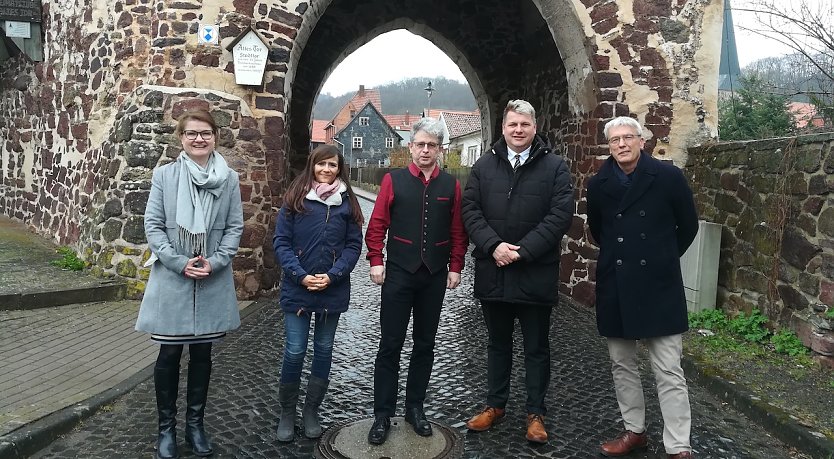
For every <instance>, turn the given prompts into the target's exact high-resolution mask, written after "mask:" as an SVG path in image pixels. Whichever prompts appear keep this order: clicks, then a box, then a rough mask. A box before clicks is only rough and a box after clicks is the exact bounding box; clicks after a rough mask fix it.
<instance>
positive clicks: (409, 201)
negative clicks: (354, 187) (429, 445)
mask: <svg viewBox="0 0 834 459" xmlns="http://www.w3.org/2000/svg"><path fill="white" fill-rule="evenodd" d="M442 144H443V124H442V123H440V122H439V121H437V120H435V119H432V118H423V119H421V120H420V121H418V122H416V123H415V124H414V125H413V126H412V128H411V142H410V143H409V144H408V147H409V150H410V151H411V158H412V163H411V164H409V165H408V167H407V168H404V169H397V170H395V171H392V172H390V173H388V174H386V175H385V177H383V179H382V184H381V187H380V192H379V195H378V196H377V200H376V204H375V205H374V211H373V213H372V214H371V219H370V221H369V222H368V230H367V232H366V233H365V243H366V244H367V246H368V260H370V263H371V280H372V281H373V282H374V283H375V284H377V285H381V286H382V307H381V309H380V314H379V315H380V326H381V331H382V336H381V338H380V340H379V351H378V352H377V355H376V361H375V363H374V416H375V420H374V423H373V426H372V427H371V430H370V432H369V433H368V442H369V443H371V444H374V445H381V444H382V443H384V442H385V440H386V439H387V438H388V430H389V429H390V428H391V421H390V418H391V417H392V416H394V413H395V411H396V406H397V381H398V379H399V371H400V352H401V351H402V347H403V343H404V342H405V334H406V329H407V328H408V321H409V319H410V317H411V315H412V314H413V316H414V323H413V330H412V340H413V342H414V347H413V349H412V351H411V360H410V362H409V366H408V382H407V383H406V389H405V420H406V422H408V423H409V424H411V425H412V426H413V427H414V431H415V432H417V434H418V435H421V436H424V437H427V436H429V435H431V434H432V429H431V424H430V423H429V421H428V420H427V419H426V415H425V414H424V412H423V400H424V399H425V398H426V388H427V387H428V383H429V377H430V376H431V370H432V365H433V363H434V340H435V335H436V334H437V325H438V322H439V321H440V309H441V307H442V306H443V298H444V297H445V296H446V289H452V288H455V287H457V286H458V285H459V284H460V273H461V270H462V269H463V259H464V256H465V255H466V249H467V246H468V244H469V241H468V238H467V236H466V232H465V231H464V228H463V221H462V220H461V213H460V204H461V190H460V183H459V182H458V180H457V179H456V178H454V177H452V176H451V175H449V174H447V173H445V172H443V171H442V170H440V168H439V167H438V165H437V157H438V154H439V153H440V147H441V145H442ZM386 233H387V235H388V239H387V241H388V249H387V253H388V262H387V263H386V264H385V265H383V254H382V249H383V247H385V238H386Z"/></svg>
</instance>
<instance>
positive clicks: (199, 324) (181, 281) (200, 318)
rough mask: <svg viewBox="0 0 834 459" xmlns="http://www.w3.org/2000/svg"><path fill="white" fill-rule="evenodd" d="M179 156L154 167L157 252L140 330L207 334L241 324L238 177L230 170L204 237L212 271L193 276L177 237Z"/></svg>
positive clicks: (152, 240) (151, 242)
mask: <svg viewBox="0 0 834 459" xmlns="http://www.w3.org/2000/svg"><path fill="white" fill-rule="evenodd" d="M179 173H180V168H179V166H178V165H177V163H176V162H174V163H171V164H168V165H165V166H162V167H160V168H158V169H156V170H155V171H154V174H153V179H152V180H151V193H150V196H149V197H148V205H147V208H146V209H145V235H146V237H147V239H148V246H149V247H150V249H151V251H152V252H153V253H154V254H156V256H157V257H158V258H159V259H158V260H157V261H156V262H154V263H153V266H152V267H151V276H150V279H148V285H147V288H146V289H145V296H144V298H143V299H142V305H141V307H140V308H139V318H138V320H137V321H136V330H139V331H144V332H148V333H154V334H160V335H168V336H179V335H205V334H208V333H218V332H224V331H229V330H234V329H236V328H237V327H239V326H240V315H239V313H238V306H237V296H236V294H235V284H234V279H233V278H232V259H233V258H234V256H235V254H236V253H237V249H238V244H239V243H240V236H241V234H242V233H243V208H242V206H241V202H240V182H239V178H238V175H237V173H236V172H234V171H231V172H230V173H229V176H228V178H227V180H226V185H225V188H224V190H223V192H222V194H221V195H220V197H219V198H218V199H217V201H216V202H215V204H214V213H215V214H216V217H215V218H214V224H213V225H212V227H211V228H210V229H209V233H208V234H207V240H206V259H207V260H208V262H209V263H210V264H211V269H212V271H211V274H210V275H209V276H208V277H207V278H205V279H202V280H195V279H189V278H187V277H185V276H184V275H183V270H184V269H185V265H186V263H187V262H188V259H189V258H190V255H191V254H186V253H184V252H185V250H184V249H183V248H182V247H181V246H180V245H179V243H178V227H177V223H176V221H177V215H176V213H177V212H176V209H177V183H178V180H179Z"/></svg>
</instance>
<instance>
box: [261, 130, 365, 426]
mask: <svg viewBox="0 0 834 459" xmlns="http://www.w3.org/2000/svg"><path fill="white" fill-rule="evenodd" d="M362 222H363V218H362V210H361V209H360V208H359V203H358V202H357V200H356V195H355V194H354V193H353V190H352V189H351V187H350V180H349V177H348V171H347V169H346V168H345V160H344V157H343V156H342V155H341V154H340V153H339V150H337V149H336V148H335V147H334V146H332V145H322V146H320V147H318V148H316V149H314V150H313V151H312V153H310V156H309V157H308V158H307V166H306V167H305V168H304V171H303V172H302V173H301V175H299V176H298V177H297V178H296V179H295V180H294V181H293V183H292V184H291V185H290V187H289V189H288V190H287V192H286V193H285V194H284V205H283V206H282V207H281V210H280V211H278V220H277V222H276V224H275V237H274V239H273V241H274V246H275V257H276V259H277V260H278V262H279V263H280V264H281V268H282V270H283V278H282V280H281V309H283V310H284V326H285V328H286V341H285V343H284V361H283V363H282V365H281V384H280V387H279V393H278V400H279V402H280V404H281V419H280V421H279V424H278V440H279V441H283V442H288V441H292V440H293V438H294V436H295V435H294V433H295V418H296V404H297V403H298V393H299V383H300V381H301V368H302V366H303V365H304V356H305V354H306V353H307V339H308V336H309V331H310V322H311V319H312V318H313V315H315V325H314V327H313V363H312V366H311V368H310V379H309V381H307V396H306V397H307V398H306V400H305V401H304V408H303V410H302V422H303V424H304V435H305V436H306V437H307V438H318V437H320V436H321V433H322V429H321V425H320V424H319V417H318V409H319V405H321V402H322V400H323V399H324V394H325V392H326V391H327V385H328V383H329V381H328V377H329V375H330V364H331V361H332V356H333V340H334V338H335V335H336V325H337V324H338V322H339V315H340V314H341V313H343V312H345V311H347V309H348V303H349V301H350V272H351V271H353V267H354V266H356V262H357V260H358V259H359V252H360V251H361V248H362Z"/></svg>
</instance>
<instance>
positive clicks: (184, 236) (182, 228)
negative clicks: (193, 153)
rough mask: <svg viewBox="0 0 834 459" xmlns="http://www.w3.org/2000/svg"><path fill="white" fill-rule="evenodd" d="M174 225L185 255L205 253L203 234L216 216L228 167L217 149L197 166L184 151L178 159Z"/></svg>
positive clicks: (204, 236)
mask: <svg viewBox="0 0 834 459" xmlns="http://www.w3.org/2000/svg"><path fill="white" fill-rule="evenodd" d="M177 163H179V164H178V166H179V168H180V178H179V183H178V184H177V226H178V227H179V244H180V246H181V247H182V248H183V249H184V250H185V251H186V254H189V255H190V254H194V255H206V234H207V232H208V230H209V229H210V228H211V227H212V224H213V223H214V218H215V217H216V216H217V214H216V212H215V209H214V203H215V202H216V201H217V198H219V197H220V194H221V193H222V192H223V188H224V185H225V183H226V178H227V177H228V176H229V171H230V169H229V166H228V165H227V164H226V160H225V159H223V156H221V155H220V153H218V152H217V151H214V152H212V154H211V156H209V160H208V163H206V167H205V168H203V167H200V166H199V165H198V164H197V163H195V162H194V161H193V160H192V159H191V158H190V157H189V156H188V154H186V153H185V152H184V151H183V152H181V153H180V156H179V157H178V158H177Z"/></svg>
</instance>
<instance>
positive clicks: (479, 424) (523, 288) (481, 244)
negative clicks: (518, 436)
mask: <svg viewBox="0 0 834 459" xmlns="http://www.w3.org/2000/svg"><path fill="white" fill-rule="evenodd" d="M502 131H503V138H502V139H500V140H499V141H498V142H496V143H495V145H494V146H493V148H492V151H491V152H489V153H487V154H485V155H484V156H482V157H481V158H480V159H479V160H478V161H477V162H476V163H475V165H474V166H473V167H472V172H471V174H470V176H469V181H468V183H467V184H466V189H465V190H464V192H463V222H464V226H465V227H466V231H467V232H468V233H469V238H470V240H471V241H472V242H473V243H474V244H475V250H474V251H473V253H472V255H473V256H474V257H475V287H474V294H475V297H476V298H478V299H479V300H481V309H482V311H483V314H484V320H485V321H486V326H487V330H488V332H489V344H488V347H487V386H488V392H487V400H486V407H485V408H484V409H483V410H482V411H481V412H480V413H479V414H477V415H475V416H474V417H472V418H471V419H470V420H469V421H468V422H467V423H466V426H467V427H468V428H469V429H470V430H473V431H484V430H487V429H489V428H490V427H492V425H493V424H494V423H496V422H497V421H498V420H499V419H501V418H502V417H504V407H505V405H506V404H507V399H508V398H509V394H510V373H511V370H512V347H513V326H514V322H515V320H516V318H517V319H518V322H519V325H520V326H521V332H522V335H523V337H524V366H525V370H526V386H527V402H526V409H527V435H526V437H527V439H528V440H529V441H531V442H535V443H545V442H547V431H546V429H545V426H544V416H545V414H546V411H547V410H546V407H545V401H544V398H545V394H546V393H547V388H548V385H549V383H550V339H549V332H550V313H551V311H552V309H553V306H554V305H555V304H556V303H557V301H558V298H559V296H558V295H559V288H558V283H559V282H558V281H559V258H560V249H561V241H562V236H564V234H565V232H566V231H567V230H568V228H569V227H570V225H571V220H572V218H573V213H574V200H573V187H572V185H571V177H570V172H569V171H568V167H567V165H566V164H565V162H564V161H563V160H562V158H561V157H560V156H559V155H557V154H555V153H553V152H552V151H551V149H550V147H549V146H548V145H547V141H546V140H545V139H544V138H543V137H541V136H538V135H536V112H535V110H534V109H533V106H532V105H530V103H528V102H526V101H523V100H511V101H510V102H509V103H508V104H507V107H506V109H505V110H504V119H503V122H502Z"/></svg>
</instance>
